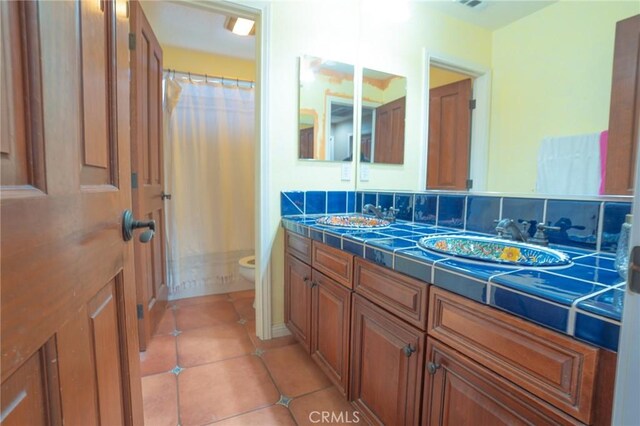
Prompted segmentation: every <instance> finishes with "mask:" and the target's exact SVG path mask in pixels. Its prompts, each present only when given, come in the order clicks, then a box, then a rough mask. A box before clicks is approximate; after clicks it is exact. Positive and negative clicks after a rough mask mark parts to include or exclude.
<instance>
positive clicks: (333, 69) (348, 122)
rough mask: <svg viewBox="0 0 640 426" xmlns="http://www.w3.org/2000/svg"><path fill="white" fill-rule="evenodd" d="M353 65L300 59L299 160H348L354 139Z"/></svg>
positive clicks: (312, 58) (349, 159) (315, 58)
mask: <svg viewBox="0 0 640 426" xmlns="http://www.w3.org/2000/svg"><path fill="white" fill-rule="evenodd" d="M353 75H354V67H353V65H349V64H345V63H342V62H336V61H330V60H326V59H322V58H318V57H315V56H302V57H301V58H300V75H299V78H300V79H299V83H300V94H299V114H298V126H299V129H298V130H299V138H298V158H299V159H305V160H323V161H351V160H352V158H353V148H354V145H353V140H354V135H353V131H354V120H353V116H354V114H353V108H354V102H353V101H354V94H353Z"/></svg>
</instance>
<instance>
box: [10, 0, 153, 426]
mask: <svg viewBox="0 0 640 426" xmlns="http://www.w3.org/2000/svg"><path fill="white" fill-rule="evenodd" d="M126 10H127V6H126V2H125V1H124V0H116V1H115V2H111V1H101V2H96V1H91V0H87V1H78V2H48V1H42V2H1V3H0V31H1V32H2V37H1V38H0V39H1V41H0V43H1V49H0V50H1V52H0V57H1V68H2V70H1V75H2V86H3V87H2V88H3V90H2V105H3V109H2V128H3V130H2V154H1V158H2V165H3V171H2V178H1V182H0V183H1V185H2V188H1V189H2V191H1V193H0V213H1V215H2V222H1V233H2V240H1V255H0V263H1V271H2V272H1V273H2V287H1V290H0V292H1V295H0V299H1V307H2V311H1V312H2V316H1V325H0V328H1V329H0V334H1V351H2V358H1V359H2V373H1V376H2V377H1V381H2V384H1V389H0V393H1V398H0V400H1V401H0V405H1V412H2V415H1V419H2V424H3V425H7V426H8V425H38V424H62V423H64V424H68V425H97V424H101V425H119V424H142V401H141V386H140V372H139V361H138V359H139V358H138V339H137V336H136V329H135V324H136V321H137V320H136V311H135V309H136V308H135V298H136V295H135V286H134V276H133V275H134V273H133V262H132V260H133V246H132V245H131V244H128V243H125V242H124V241H123V237H122V214H123V211H124V210H125V209H127V208H128V207H129V206H130V202H131V193H130V185H131V182H130V175H129V170H130V157H129V148H130V147H129V52H128V47H127V37H128V32H129V22H128V17H127V16H126ZM5 165H7V166H8V167H7V168H6V169H5V167H4V166H5Z"/></svg>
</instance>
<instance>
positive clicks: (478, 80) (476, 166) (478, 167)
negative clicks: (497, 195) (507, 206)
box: [418, 51, 491, 191]
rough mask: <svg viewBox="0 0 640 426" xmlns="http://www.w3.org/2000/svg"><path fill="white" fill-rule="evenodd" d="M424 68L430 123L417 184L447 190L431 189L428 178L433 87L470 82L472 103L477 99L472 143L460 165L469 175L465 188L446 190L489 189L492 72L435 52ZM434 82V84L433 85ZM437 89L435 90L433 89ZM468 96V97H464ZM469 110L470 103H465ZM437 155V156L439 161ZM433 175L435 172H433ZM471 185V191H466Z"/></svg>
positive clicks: (430, 54) (425, 58)
mask: <svg viewBox="0 0 640 426" xmlns="http://www.w3.org/2000/svg"><path fill="white" fill-rule="evenodd" d="M424 69H425V70H426V72H425V85H424V88H425V89H424V103H425V115H426V117H428V119H427V120H425V122H427V123H429V124H427V125H425V129H424V133H425V138H424V140H425V143H424V145H423V155H422V160H421V171H422V172H421V173H420V181H419V182H418V184H419V187H420V188H427V189H444V188H442V187H438V188H435V187H434V185H432V186H429V185H428V183H427V181H428V179H427V176H428V174H429V170H428V169H429V167H428V163H429V158H430V154H431V153H433V152H431V153H430V147H429V140H430V138H431V134H430V133H431V131H432V129H431V124H430V121H431V112H432V111H431V110H432V108H431V105H430V104H431V102H430V95H431V88H432V87H433V86H436V87H438V86H446V85H447V84H448V83H449V84H451V83H453V84H456V82H457V81H460V80H465V79H470V83H471V84H470V89H469V90H470V91H471V96H470V100H471V99H472V100H474V101H475V102H474V105H473V106H474V108H473V115H472V119H470V122H469V138H468V140H469V144H468V152H467V154H468V155H467V158H468V159H465V160H464V161H462V162H461V164H462V165H463V166H464V164H465V163H466V164H467V167H464V168H466V170H467V175H466V177H465V179H464V182H463V183H464V185H462V188H457V187H456V188H454V187H449V188H446V189H462V190H466V189H468V190H471V191H484V190H486V181H487V163H488V150H489V109H490V95H491V71H490V70H489V69H488V68H486V67H484V66H481V65H478V64H474V63H472V62H469V61H466V60H463V59H460V58H455V57H451V56H448V55H441V54H436V53H432V52H428V51H425V54H424ZM432 69H434V70H435V71H434V75H433V76H432V75H431V74H432V73H431V70H432ZM432 79H433V80H434V81H433V84H432ZM434 89H435V87H434ZM465 96H467V95H465ZM465 104H466V106H467V107H468V105H469V104H468V103H466V102H465ZM447 156H448V158H449V160H452V159H453V158H455V157H453V156H452V155H451V153H448V154H447ZM437 157H438V153H436V158H437ZM432 173H433V170H432ZM467 186H470V188H467Z"/></svg>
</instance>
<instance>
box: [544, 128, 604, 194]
mask: <svg viewBox="0 0 640 426" xmlns="http://www.w3.org/2000/svg"><path fill="white" fill-rule="evenodd" d="M600 179H601V176H600V133H592V134H588V135H576V136H557V137H546V138H544V139H543V140H542V143H541V144H540V151H539V152H538V179H537V181H536V192H537V193H538V194H553V195H598V193H599V189H600Z"/></svg>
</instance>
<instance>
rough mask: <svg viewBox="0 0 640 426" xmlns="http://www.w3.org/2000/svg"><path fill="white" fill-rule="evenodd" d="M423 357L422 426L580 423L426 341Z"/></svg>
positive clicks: (499, 378)
mask: <svg viewBox="0 0 640 426" xmlns="http://www.w3.org/2000/svg"><path fill="white" fill-rule="evenodd" d="M426 352H427V361H426V368H425V370H426V371H425V385H424V405H423V410H422V425H423V426H428V425H452V426H497V425H505V426H511V425H514V426H515V425H558V424H576V425H578V424H582V423H580V422H579V421H578V420H576V419H574V418H572V417H570V416H568V415H566V414H564V413H562V412H561V411H560V410H557V409H555V408H553V407H551V406H549V405H547V404H545V403H543V402H542V401H540V400H539V399H537V398H536V397H534V396H533V395H530V394H528V393H527V392H526V391H524V390H522V389H521V388H518V387H517V386H515V385H514V384H512V383H511V382H510V381H508V380H505V379H503V378H502V377H500V376H499V375H497V374H495V373H493V372H492V371H490V370H487V369H485V368H483V367H482V366H480V365H479V364H477V363H475V362H473V361H472V360H471V359H469V358H467V357H465V356H464V355H461V354H460V353H458V352H456V351H454V350H453V349H451V348H449V347H448V346H446V345H444V344H442V343H440V342H439V341H437V340H435V339H432V338H431V337H429V338H427V351H426Z"/></svg>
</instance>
